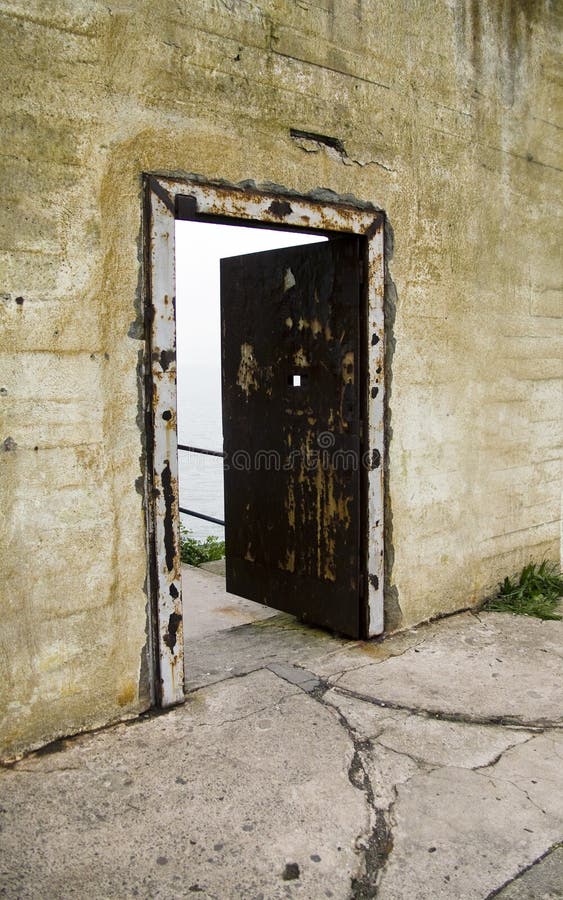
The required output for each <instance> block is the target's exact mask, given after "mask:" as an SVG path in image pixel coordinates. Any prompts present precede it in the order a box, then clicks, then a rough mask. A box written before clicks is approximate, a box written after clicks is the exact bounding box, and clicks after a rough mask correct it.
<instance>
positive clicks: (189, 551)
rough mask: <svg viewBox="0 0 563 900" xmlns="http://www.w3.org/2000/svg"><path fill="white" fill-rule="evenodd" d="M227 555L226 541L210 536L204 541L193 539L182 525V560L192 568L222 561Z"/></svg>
mask: <svg viewBox="0 0 563 900" xmlns="http://www.w3.org/2000/svg"><path fill="white" fill-rule="evenodd" d="M224 555H225V541H221V540H219V538H216V537H213V536H212V535H208V536H207V537H206V538H205V540H204V541H198V540H197V539H196V538H194V537H192V535H191V534H190V532H189V531H188V529H187V528H186V527H185V526H184V525H180V558H181V560H182V562H184V563H188V565H190V566H201V564H202V563H206V562H213V561H214V560H216V559H222V558H223V556H224Z"/></svg>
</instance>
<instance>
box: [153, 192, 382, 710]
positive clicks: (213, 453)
mask: <svg viewBox="0 0 563 900" xmlns="http://www.w3.org/2000/svg"><path fill="white" fill-rule="evenodd" d="M146 210H147V257H146V262H147V282H146V283H147V329H148V335H147V336H148V341H149V346H150V360H151V366H150V372H148V373H147V397H148V399H149V408H148V410H147V412H148V421H149V423H150V435H149V441H148V444H149V446H148V451H149V452H148V467H147V498H148V501H149V502H148V504H147V508H148V517H147V524H148V535H149V560H150V568H149V586H150V592H151V597H152V602H153V623H154V628H153V648H154V650H153V655H154V662H155V666H154V668H155V678H154V684H155V691H154V695H155V702H157V703H159V704H160V705H162V706H166V705H170V704H172V703H175V702H179V701H180V700H181V699H182V698H183V693H184V666H183V648H184V635H183V629H184V616H185V614H187V615H189V593H190V591H189V588H187V589H186V591H185V593H186V603H185V604H183V602H182V600H183V598H182V572H181V558H180V551H181V543H180V526H181V519H182V517H184V523H185V524H184V528H185V527H186V526H187V527H188V528H190V530H191V531H192V535H193V537H194V538H195V539H196V540H197V539H198V537H199V539H200V540H201V539H202V538H206V537H207V536H208V535H212V536H213V534H214V533H215V538H216V539H218V540H220V533H219V534H218V533H217V531H218V529H221V528H222V527H223V525H224V527H225V566H226V588H227V591H228V592H229V593H230V594H232V595H235V596H237V597H242V598H245V601H244V602H251V603H258V604H260V605H261V607H260V608H261V609H262V610H264V607H267V606H269V607H271V608H273V609H274V610H282V611H285V612H287V613H290V614H293V615H296V616H298V617H299V618H300V619H301V620H302V621H304V622H307V623H310V624H313V625H321V626H323V627H325V628H328V629H331V630H332V631H335V632H339V633H341V634H344V635H348V636H349V637H353V638H358V637H360V638H367V637H370V636H372V635H375V634H378V633H380V632H381V631H382V629H383V540H382V538H383V491H382V487H383V485H382V481H383V478H382V459H383V384H384V381H383V292H384V279H383V224H384V218H383V215H382V213H381V212H379V211H378V210H376V209H375V208H373V207H372V206H370V205H369V204H363V203H357V204H356V203H353V202H350V201H349V200H346V201H340V202H339V201H338V199H337V198H336V199H335V200H334V201H330V200H329V201H327V200H326V199H325V198H322V199H318V198H315V197H314V196H312V197H302V196H300V197H298V196H297V195H294V194H291V193H288V192H286V191H283V190H280V191H277V190H272V188H269V189H268V190H264V191H261V190H259V189H256V188H255V187H254V186H248V185H232V186H229V185H224V184H211V183H207V182H205V181H203V180H202V179H199V178H193V179H186V180H182V181H175V180H171V179H167V178H162V177H158V178H156V177H154V176H149V177H147V179H146ZM272 232H273V235H272ZM184 234H185V235H188V237H187V246H188V251H187V252H185V250H182V249H181V245H182V242H183V238H184ZM220 235H221V236H222V237H220ZM223 238H224V239H225V241H226V243H225V244H224V245H223V246H222V245H221V241H222V240H223ZM185 246H186V245H184V247H185ZM266 247H268V249H266ZM208 249H211V251H212V252H211V256H212V257H213V259H214V260H215V261H214V263H213V264H212V265H211V266H210V264H209V263H208V266H207V268H208V274H209V270H210V268H211V270H213V269H215V288H214V291H213V290H212V289H210V286H209V284H208V285H207V287H205V286H204V283H203V282H202V283H198V282H199V276H198V275H197V269H198V267H199V263H200V262H201V261H202V259H203V257H204V256H205V255H206V251H207V250H208ZM204 251H205V252H204ZM219 260H220V263H219ZM190 261H191V264H190ZM218 263H219V268H220V277H219V284H218V286H217V278H216V271H217V264H218ZM186 264H187V268H186ZM175 266H176V267H177V271H178V280H177V281H176V280H175ZM204 268H205V266H204ZM184 285H186V287H185V288H184ZM213 293H214V298H213V296H212V295H213ZM175 295H176V298H175ZM174 298H175V299H176V302H174ZM218 300H219V301H220V311H219V309H218ZM218 313H219V315H218ZM190 318H191V321H190ZM218 326H219V327H218ZM218 331H219V334H220V345H221V356H220V358H221V365H220V373H221V374H220V381H219V366H218V365H217V361H218V360H217V357H218V351H219V341H218V336H219V335H218ZM213 335H214V336H213ZM210 362H211V366H210V365H209V363H210ZM190 368H191V372H190V371H189V370H190ZM219 385H220V386H221V387H220V391H219ZM219 398H220V405H219ZM219 409H221V415H220V416H219ZM221 423H222V432H223V435H222V436H223V446H221V427H220V426H221ZM202 451H203V452H202ZM213 465H215V473H214V474H212V473H213V468H210V466H211V467H213ZM221 469H222V470H223V471H222V472H221ZM178 476H179V477H178ZM221 476H222V477H223V481H224V490H225V495H224V497H225V504H224V514H223V515H221V497H220V495H221V490H220V487H221V480H222V477H221ZM194 501H195V502H194ZM186 520H189V522H188V521H186ZM194 523H195V525H194ZM210 529H212V530H210ZM196 571H197V570H196ZM241 602H243V601H241ZM265 614H269V610H265ZM188 634H189V626H188Z"/></svg>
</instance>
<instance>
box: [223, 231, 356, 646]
mask: <svg viewBox="0 0 563 900" xmlns="http://www.w3.org/2000/svg"><path fill="white" fill-rule="evenodd" d="M361 265H362V263H361V258H360V243H359V239H358V238H357V237H353V236H346V237H339V238H336V239H334V240H330V241H328V242H326V243H320V244H312V245H306V246H299V247H290V248H287V249H282V250H274V251H267V252H261V253H253V254H248V255H245V256H238V257H231V258H227V259H223V260H222V261H221V330H222V386H223V435H224V450H225V539H226V566H227V590H228V591H230V592H232V593H234V594H238V595H239V596H242V597H247V598H249V599H251V600H255V601H257V602H260V603H264V604H267V605H268V606H272V607H274V608H276V609H280V610H284V611H286V612H290V613H293V614H294V615H297V616H299V617H300V618H301V619H302V620H303V621H306V622H310V623H312V624H316V625H321V626H324V627H328V628H331V629H333V630H335V631H338V632H341V633H343V634H346V635H350V636H351V637H361V636H363V632H364V622H365V615H364V612H365V611H364V609H363V604H364V599H363V596H362V593H363V592H362V591H361V590H360V589H361V586H362V585H361V581H362V580H363V579H361V577H360V560H361V556H362V554H361V527H360V524H361V523H360V513H361V510H360V493H361V459H360V452H361V447H360V393H359V383H360V379H359V347H360V271H361Z"/></svg>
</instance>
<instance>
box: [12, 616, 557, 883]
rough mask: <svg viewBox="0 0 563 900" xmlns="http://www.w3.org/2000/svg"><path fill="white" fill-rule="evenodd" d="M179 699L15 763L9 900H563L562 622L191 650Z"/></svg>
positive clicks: (277, 629) (223, 640) (293, 638)
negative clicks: (184, 693)
mask: <svg viewBox="0 0 563 900" xmlns="http://www.w3.org/2000/svg"><path fill="white" fill-rule="evenodd" d="M187 651H188V678H189V687H190V693H189V694H188V698H187V701H186V703H185V705H183V706H182V707H178V708H176V709H174V710H172V711H170V712H168V713H166V714H163V715H160V716H148V717H144V718H141V719H140V720H137V721H136V722H134V723H130V724H122V725H118V726H115V727H113V728H108V729H106V730H104V731H100V732H98V733H95V734H91V735H82V736H79V737H76V738H73V739H69V740H67V741H64V742H62V745H59V746H58V747H57V749H56V752H45V751H44V752H43V753H36V754H34V755H31V756H29V757H27V758H25V759H23V760H21V761H20V762H19V763H17V764H15V765H14V766H12V767H11V768H7V769H4V770H3V771H2V772H1V773H0V782H1V783H0V797H1V799H0V807H1V828H2V830H1V832H0V855H1V862H0V895H1V896H3V897H9V898H67V897H69V898H70V897H79V898H90V897H92V898H129V897H140V898H147V900H148V898H166V900H172V898H181V897H192V896H195V895H199V896H202V897H206V898H217V900H225V898H237V900H238V898H241V900H243V898H244V900H260V898H261V900H276V898H291V897H295V898H304V900H305V898H306V900H318V898H324V897H333V898H350V900H354V898H355V900H362V898H368V897H375V896H377V897H378V898H381V900H395V898H397V900H399V898H400V900H410V898H417V900H419V898H428V900H434V898H442V897H444V898H446V897H447V898H463V900H470V898H488V897H497V896H498V897H501V898H504V900H519V898H520V900H521V898H535V897H537V898H540V897H541V898H543V900H548V898H556V897H563V892H562V888H561V885H563V850H562V849H561V848H562V845H561V843H560V842H561V838H562V835H563V827H562V826H563V799H562V798H563V790H562V788H563V785H562V780H563V779H562V771H563V769H562V765H561V763H562V759H563V734H562V733H561V730H560V728H561V718H560V716H561V710H562V708H563V703H562V699H563V696H562V687H561V657H562V655H563V624H562V623H559V622H539V621H536V620H531V619H525V618H515V617H511V616H507V615H501V614H495V613H480V614H479V615H472V614H468V613H466V614H461V615H458V616H453V617H451V618H448V619H444V620H442V621H440V622H435V623H432V624H430V625H426V626H423V627H419V628H417V629H412V630H411V631H409V632H405V633H404V634H401V635H396V636H393V637H391V638H388V639H387V640H385V641H376V642H369V643H355V642H350V641H345V640H343V639H340V638H337V637H332V636H330V635H328V634H326V633H323V632H320V631H317V630H315V629H307V628H305V627H303V626H300V625H299V624H298V623H297V622H296V621H295V620H294V619H291V618H290V617H287V616H275V617H273V618H270V619H267V620H264V621H259V622H254V623H252V624H248V625H244V626H241V627H238V628H234V629H231V630H230V631H227V632H222V633H219V634H210V635H207V636H206V637H202V638H200V639H199V640H196V639H193V641H192V642H188V646H187Z"/></svg>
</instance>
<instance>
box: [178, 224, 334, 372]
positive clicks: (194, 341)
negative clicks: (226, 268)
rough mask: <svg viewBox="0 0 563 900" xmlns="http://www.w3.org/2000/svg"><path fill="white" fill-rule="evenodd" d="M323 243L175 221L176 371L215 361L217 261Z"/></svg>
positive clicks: (308, 237) (216, 363)
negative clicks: (226, 257) (177, 365)
mask: <svg viewBox="0 0 563 900" xmlns="http://www.w3.org/2000/svg"><path fill="white" fill-rule="evenodd" d="M323 240H326V238H324V237H322V236H320V235H311V234H302V233H295V232H288V231H271V230H269V229H268V230H266V229H263V228H242V227H239V226H238V225H214V224H209V223H207V222H183V221H178V222H176V323H177V333H178V362H179V368H184V367H185V366H186V365H191V364H192V363H193V364H194V365H202V364H206V365H214V366H219V362H220V352H221V351H220V346H221V345H220V335H221V332H220V323H219V261H220V259H221V258H222V257H225V256H237V255H238V254H242V253H255V252H257V251H259V250H271V249H273V248H276V247H296V246H297V245H298V244H312V243H317V242H318V241H323Z"/></svg>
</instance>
